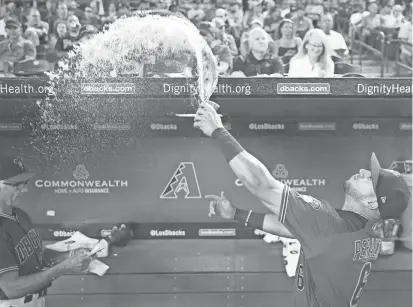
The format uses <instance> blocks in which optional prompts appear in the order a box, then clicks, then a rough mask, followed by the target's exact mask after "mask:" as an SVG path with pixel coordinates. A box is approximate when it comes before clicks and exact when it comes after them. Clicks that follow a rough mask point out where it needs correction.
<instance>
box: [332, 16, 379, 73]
mask: <svg viewBox="0 0 413 307" xmlns="http://www.w3.org/2000/svg"><path fill="white" fill-rule="evenodd" d="M336 22H337V28H338V30H339V31H340V30H341V31H340V32H341V33H342V35H345V36H347V37H348V38H349V39H350V49H351V50H352V52H351V53H350V63H351V64H353V63H354V51H356V49H358V54H359V61H358V62H359V63H358V64H359V66H360V69H362V64H363V63H362V52H363V49H366V50H369V51H371V52H372V53H374V54H376V55H378V56H380V58H381V64H380V65H381V66H380V75H381V77H383V76H384V64H385V61H384V59H385V48H386V35H385V34H384V32H383V31H380V30H371V29H368V28H366V27H364V26H361V25H357V26H356V25H353V24H351V23H350V21H349V20H348V19H345V18H343V17H336ZM344 25H348V27H349V33H345V32H344V31H343V29H344V28H345V26H344ZM363 29H366V30H369V32H370V33H371V34H376V35H378V36H379V38H380V43H381V45H380V50H378V49H376V48H374V47H373V46H370V45H369V44H366V43H365V42H364V37H365V36H364V35H363V34H362V32H363ZM357 35H358V36H359V39H356V36H357Z"/></svg>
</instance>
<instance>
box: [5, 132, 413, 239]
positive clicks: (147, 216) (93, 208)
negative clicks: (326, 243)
mask: <svg viewBox="0 0 413 307" xmlns="http://www.w3.org/2000/svg"><path fill="white" fill-rule="evenodd" d="M238 140H239V141H240V143H241V144H242V145H243V146H244V148H245V149H246V150H247V151H249V152H250V153H251V154H252V155H254V156H256V157H257V158H258V159H259V160H260V161H262V162H263V163H264V164H265V166H266V167H267V168H268V169H269V170H270V172H271V173H272V175H273V176H274V177H275V178H277V179H278V180H280V181H282V182H284V183H286V184H288V185H290V186H291V187H292V188H294V189H296V190H297V191H299V192H301V193H303V194H311V195H313V196H314V197H317V198H322V199H325V200H327V201H328V202H330V203H331V205H332V206H333V207H334V208H340V207H341V206H342V204H343V201H344V193H343V184H344V182H345V180H347V179H349V178H350V177H351V176H352V175H353V174H355V173H357V172H359V170H360V169H361V168H368V161H369V158H370V156H371V153H372V152H375V153H376V154H377V155H378V157H379V159H380V162H381V163H382V164H383V166H385V167H390V166H391V165H392V164H394V163H396V164H397V163H398V162H397V161H405V160H409V159H411V158H410V157H411V156H412V149H411V148H412V143H411V142H412V140H411V137H407V136H378V135H368V136H363V135H361V136H354V135H353V136H338V135H320V136H311V137H308V136H285V135H277V134H272V135H262V136H260V137H254V136H252V135H251V136H240V137H238ZM0 142H1V144H2V148H5V149H6V148H7V149H8V150H5V152H7V151H8V152H10V153H11V152H14V153H15V154H22V155H23V157H24V158H25V163H26V164H27V167H29V168H31V169H33V170H36V173H37V174H36V177H35V178H34V179H33V180H32V181H31V182H30V184H29V192H28V193H26V195H24V196H23V197H22V199H21V207H22V208H23V209H24V210H26V211H27V212H28V213H29V214H30V216H31V217H32V219H33V221H34V222H35V223H39V224H42V225H44V226H45V227H46V228H47V225H50V227H49V228H50V229H52V230H53V233H54V232H55V231H59V229H58V226H56V225H69V224H77V225H83V226H85V225H90V227H91V226H92V225H94V224H99V223H100V224H104V225H105V224H113V223H117V222H127V221H129V222H134V223H137V224H142V225H144V224H148V223H149V224H151V225H149V224H148V225H147V226H139V227H143V228H142V229H143V230H144V231H143V232H144V233H146V234H145V235H144V237H147V238H162V237H177V238H186V237H193V236H195V234H194V233H196V234H197V236H200V237H214V236H220V237H231V236H237V237H238V234H237V231H233V230H232V229H235V228H234V227H229V226H228V225H227V224H228V223H227V224H226V225H224V226H221V227H220V226H219V225H216V224H215V226H208V227H207V226H205V227H196V228H194V227H189V229H186V228H185V227H187V226H185V224H187V223H192V225H195V224H197V223H207V224H208V223H222V222H225V221H222V220H221V219H220V218H218V217H212V218H210V217H208V211H209V203H208V201H207V200H206V199H205V195H207V194H216V195H219V194H220V193H221V191H224V192H225V195H226V196H227V197H228V199H230V200H231V201H232V202H233V203H234V204H235V205H236V206H238V207H240V208H244V209H253V210H255V211H259V212H267V211H266V209H265V207H264V206H263V204H261V203H260V201H258V199H256V198H255V197H254V196H252V195H251V194H250V193H249V192H248V191H247V190H246V188H245V187H244V186H243V185H242V182H241V181H240V180H238V178H236V177H235V175H234V174H233V172H232V171H231V169H230V167H229V165H228V163H227V162H226V161H225V158H224V157H223V155H222V153H221V152H220V151H219V150H218V148H217V147H216V145H215V144H214V142H213V141H211V140H209V139H206V138H185V137H156V138H144V139H141V140H139V141H138V142H137V144H135V146H134V147H133V148H130V149H128V150H124V151H123V152H118V153H117V154H116V155H114V156H111V155H107V156H100V157H99V159H98V158H96V156H95V155H94V154H93V153H89V154H88V153H85V154H84V156H82V157H79V159H78V160H77V159H75V158H73V159H72V160H73V161H71V163H69V164H66V165H62V166H59V167H56V166H52V165H49V166H48V165H47V163H45V162H44V161H46V158H45V156H44V155H47V153H45V154H44V155H43V156H41V155H37V156H36V155H34V154H33V152H30V150H28V149H26V150H25V152H23V153H22V152H21V151H20V150H19V147H21V145H22V143H23V142H24V140H23V139H16V138H5V137H3V138H0ZM3 146H4V147H3ZM62 158H63V157H62ZM52 225H54V226H53V227H52ZM162 225H163V226H162ZM165 225H166V226H165ZM211 225H212V224H211ZM137 227H138V226H137ZM185 229H186V230H185ZM200 229H204V230H202V231H201V230H200ZM211 229H212V230H211ZM61 231H64V229H63V228H62V229H61ZM183 233H185V234H183ZM249 235H250V234H249ZM57 236H59V237H60V236H63V237H65V234H64V233H61V234H59V233H58V232H57Z"/></svg>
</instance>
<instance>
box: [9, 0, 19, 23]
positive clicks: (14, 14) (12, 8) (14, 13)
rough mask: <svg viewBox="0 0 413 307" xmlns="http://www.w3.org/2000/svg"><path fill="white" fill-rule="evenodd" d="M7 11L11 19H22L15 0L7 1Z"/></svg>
mask: <svg viewBox="0 0 413 307" xmlns="http://www.w3.org/2000/svg"><path fill="white" fill-rule="evenodd" d="M6 12H7V16H8V17H9V18H10V19H14V20H20V16H19V15H20V14H19V12H18V10H17V7H16V3H14V2H13V1H11V2H9V3H7V5H6Z"/></svg>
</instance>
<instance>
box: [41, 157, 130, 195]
mask: <svg viewBox="0 0 413 307" xmlns="http://www.w3.org/2000/svg"><path fill="white" fill-rule="evenodd" d="M89 176H90V173H89V171H88V170H87V169H86V166H85V165H83V164H79V165H77V166H76V168H75V169H74V170H73V173H72V178H71V179H67V180H43V179H41V180H40V179H39V180H36V181H35V182H34V184H35V186H36V187H37V188H46V189H54V193H55V194H109V193H110V191H111V189H115V188H127V187H128V180H121V179H115V180H109V179H104V180H90V179H89Z"/></svg>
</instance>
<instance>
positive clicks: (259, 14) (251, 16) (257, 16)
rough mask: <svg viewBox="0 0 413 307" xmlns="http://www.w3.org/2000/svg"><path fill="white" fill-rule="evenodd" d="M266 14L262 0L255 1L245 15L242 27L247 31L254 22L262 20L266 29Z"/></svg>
mask: <svg viewBox="0 0 413 307" xmlns="http://www.w3.org/2000/svg"><path fill="white" fill-rule="evenodd" d="M265 17H266V14H264V13H263V6H262V0H255V1H251V2H250V8H249V10H248V11H246V12H245V14H244V19H243V21H242V25H243V27H244V29H247V28H248V27H249V26H250V25H251V23H252V21H253V20H260V21H261V23H262V26H261V27H262V28H264V19H265Z"/></svg>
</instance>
